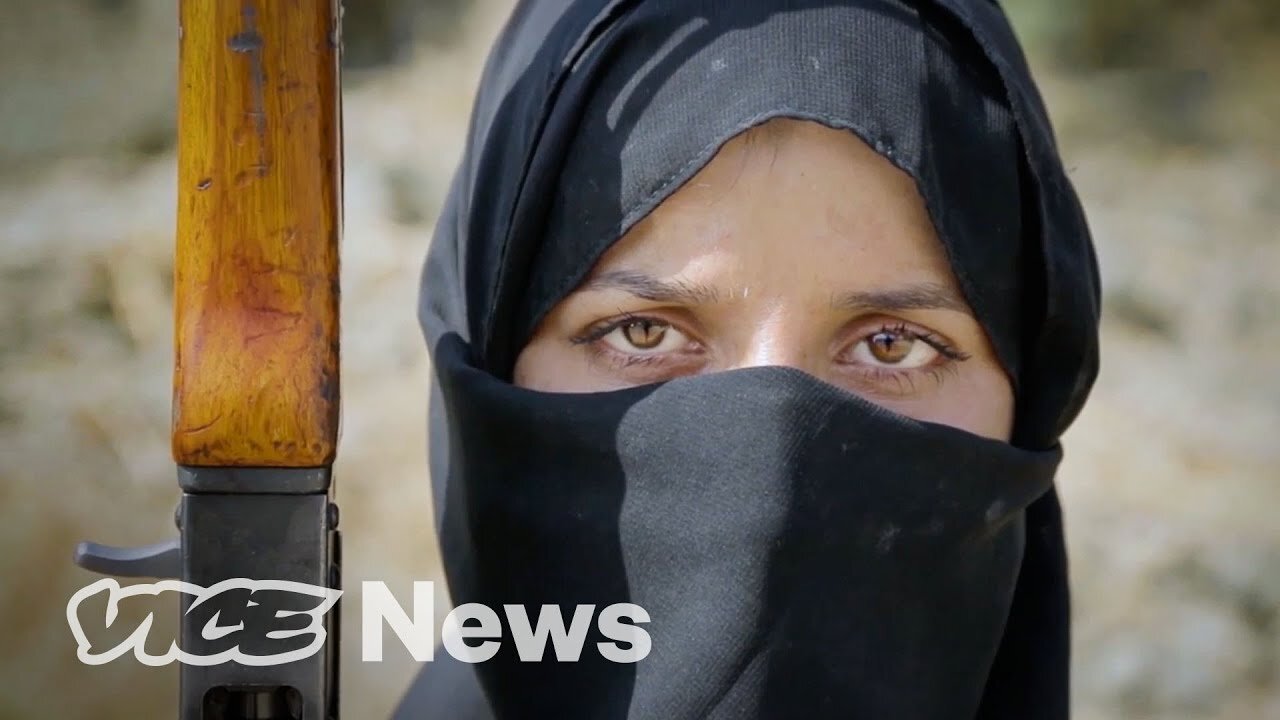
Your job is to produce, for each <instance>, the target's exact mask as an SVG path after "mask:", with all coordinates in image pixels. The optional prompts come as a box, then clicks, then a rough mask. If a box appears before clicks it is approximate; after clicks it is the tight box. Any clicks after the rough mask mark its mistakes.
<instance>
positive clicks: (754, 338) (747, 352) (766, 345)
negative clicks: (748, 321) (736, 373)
mask: <svg viewBox="0 0 1280 720" xmlns="http://www.w3.org/2000/svg"><path fill="white" fill-rule="evenodd" d="M803 331H804V323H803V321H802V319H801V318H795V317H790V316H789V313H787V312H786V311H785V309H784V308H783V307H781V306H778V307H775V308H774V309H772V310H771V311H770V312H768V313H767V314H765V315H764V316H763V317H762V318H761V320H760V321H759V322H758V323H757V324H756V327H755V328H754V329H753V331H752V332H751V333H749V334H747V341H746V343H745V345H744V346H743V348H742V350H741V352H740V353H738V355H739V357H738V358H737V361H736V364H735V365H734V367H737V368H746V367H760V366H764V365H781V366H787V367H794V368H797V369H799V370H805V371H811V370H812V368H810V367H809V365H811V364H812V357H811V356H812V354H813V353H812V352H810V351H809V349H808V343H806V342H805V341H804V338H803V337H802V334H803Z"/></svg>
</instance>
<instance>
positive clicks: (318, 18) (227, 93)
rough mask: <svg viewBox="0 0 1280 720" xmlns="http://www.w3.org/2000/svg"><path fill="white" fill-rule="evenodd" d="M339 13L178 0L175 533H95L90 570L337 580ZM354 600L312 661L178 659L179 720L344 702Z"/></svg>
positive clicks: (246, 647) (191, 643)
mask: <svg viewBox="0 0 1280 720" xmlns="http://www.w3.org/2000/svg"><path fill="white" fill-rule="evenodd" d="M340 17H341V11H340V8H339V6H338V0H180V9H179V21H180V22H179V34H178V38H179V53H178V57H179V92H178V221H177V238H176V241H177V242H176V254H175V263H174V329H175V336H174V351H175V352H174V374H173V424H172V451H173V458H174V461H175V463H176V464H177V475H178V485H179V488H180V490H181V493H182V494H181V500H180V501H179V504H178V508H177V511H176V513H175V521H176V523H177V525H178V530H179V537H178V538H177V539H174V540H170V541H168V542H164V543H158V544H156V545H151V546H147V547H141V548H115V547H109V546H104V545H98V544H95V543H88V542H85V543H81V544H80V545H79V546H78V547H77V548H76V554H75V561H76V563H77V564H79V565H80V566H81V567H84V568H86V569H89V570H94V571H96V572H101V573H104V574H108V575H117V576H124V577H151V578H175V579H180V580H182V581H185V582H188V583H192V584H194V585H198V586H201V587H203V588H207V587H210V586H212V585H214V584H216V583H218V582H219V581H223V580H228V579H232V578H249V579H255V580H285V581H293V582H297V583H306V584H308V585H311V586H318V587H321V588H331V589H334V590H337V589H339V588H340V587H341V573H340V567H341V562H340V555H341V545H340V540H341V539H340V536H339V533H338V532H337V524H338V513H337V506H336V505H335V504H334V503H333V498H332V495H333V482H332V474H331V469H332V465H333V461H334V456H335V453H336V448H337V437H338V422H339V386H338V310H339V286H338V245H339V240H340V234H341V225H342V217H341V192H342V145H341V138H342V128H341V96H340V75H339V56H340ZM181 597H182V599H181V601H180V612H181V620H180V622H179V643H180V645H181V647H182V649H183V650H184V651H187V652H191V653H195V654H204V653H208V654H212V653H213V652H214V650H213V649H212V648H213V647H214V646H213V644H212V643H211V642H210V641H209V640H208V639H207V638H206V637H205V636H204V635H203V634H202V630H203V629H204V627H205V622H206V621H207V619H208V617H207V615H201V616H200V618H199V619H197V618H196V617H195V616H193V615H192V614H191V613H189V612H188V611H189V610H190V609H191V606H192V602H193V598H192V597H191V596H190V595H188V594H183V595H182V596H181ZM240 605H241V607H240V609H239V614H240V615H245V616H246V617H248V615H246V610H245V607H244V606H245V602H244V601H243V600H241V603H240ZM249 605H253V603H249ZM220 612H223V611H222V610H220ZM228 612H229V611H228ZM250 614H251V613H250ZM339 615H340V612H339V609H338V608H337V607H334V608H332V609H331V610H330V611H329V612H328V613H327V614H326V616H325V619H324V626H325V633H326V637H327V638H328V639H329V642H327V643H326V644H325V645H324V647H323V649H322V650H321V651H320V652H317V653H315V654H312V655H311V656H310V657H306V658H303V659H301V660H295V661H293V662H288V663H286V664H281V665H275V666H265V667H263V666H250V665H244V664H240V663H239V662H226V663H221V664H216V665H193V664H183V665H182V667H181V670H180V689H179V717H180V718H181V719H182V720H215V719H216V720H235V719H246V720H247V719H249V718H254V719H257V720H266V719H271V720H280V719H283V718H288V719H289V720H328V719H330V718H337V717H338V682H337V681H338V653H337V649H338V639H339V638H338V634H339V627H338V618H339ZM230 622H234V621H230ZM246 622H249V623H252V622H253V620H252V619H251V618H250V619H248V620H246ZM220 624H221V625H223V626H225V625H227V624H228V621H227V620H226V615H223V620H221V621H220ZM242 635H244V640H243V642H241V644H240V651H241V652H243V653H245V654H270V653H263V652H261V651H262V650H263V649H264V647H265V645H267V644H269V643H270V642H272V641H270V640H266V639H265V638H263V633H242ZM275 642H277V643H278V640H277V641H275ZM255 643H256V644H255Z"/></svg>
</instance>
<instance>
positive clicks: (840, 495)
mask: <svg viewBox="0 0 1280 720" xmlns="http://www.w3.org/2000/svg"><path fill="white" fill-rule="evenodd" d="M774 117H795V118H803V119H809V120H814V121H817V122H820V123H823V124H825V125H828V126H831V127H835V128H841V129H847V130H849V131H851V132H854V133H856V134H857V135H858V136H859V137H860V138H862V139H863V140H864V141H865V142H867V143H868V144H869V145H870V146H871V147H873V148H874V149H875V150H877V151H878V152H879V153H880V154H881V155H883V156H884V157H886V158H888V159H889V160H890V161H892V162H893V163H894V164H895V165H897V166H898V167H900V168H902V169H903V170H904V171H906V172H907V173H909V174H910V175H911V176H912V177H913V178H914V179H915V181H916V183H917V186H918V187H919V189H920V191H921V194H922V196H923V197H924V200H925V204H926V207H927V208H928V210H929V212H930V215H931V217H932V219H933V221H934V223H935V225H936V226H937V228H938V232H939V236H940V238H941V239H942V242H943V245H944V247H945V249H946V251H947V254H948V257H949V259H950V261H951V265H952V267H953V269H954V271H955V273H956V275H957V278H958V279H959V281H960V284H961V288H962V290H963V291H964V293H965V295H966V298H967V299H968V301H969V303H970V305H971V306H972V307H973V309H974V311H975V313H976V315H977V317H978V319H979V321H980V322H981V323H982V325H983V327H984V329H985V330H986V332H987V335H988V337H990V339H991V341H992V344H993V347H994V348H995V350H996V353H997V355H998V357H999V358H1000V360H1001V361H1002V363H1003V364H1004V367H1005V368H1006V370H1007V371H1008V372H1009V374H1010V376H1011V378H1012V379H1013V383H1014V386H1015V388H1016V414H1015V427H1014V433H1013V440H1012V443H1002V442H997V441H992V440H986V439H983V438H979V437H976V436H974V435H972V434H970V433H966V432H963V431H961V430H957V429H954V428H949V427H945V426H940V425H936V424H932V423H925V422H917V421H913V420H910V419H908V418H905V417H902V416H900V415H897V414H895V413H892V412H889V411H887V410H884V409H882V408H879V407H877V406H875V405H872V404H870V403H867V402H866V401H863V400H861V399H859V398H857V397H856V396H853V395H851V394H849V393H847V392H844V391H842V390H839V389H837V388H834V387H832V386H829V385H826V384H824V383H822V382H820V381H818V380H816V379H815V378H812V377H811V376H808V375H806V374H804V373H801V372H799V371H795V370H790V369H786V368H776V367H769V368H752V369H743V370H735V371H730V372H724V373H718V374H713V375H706V376H699V377H694V378H685V379H680V380H674V381H671V382H668V383H663V384H658V385H649V386H644V387H639V388H632V389H628V390H621V391H615V392H606V393H588V394H549V393H538V392H532V391H528V390H523V389H520V388H516V387H513V386H512V385H511V384H510V383H509V378H510V373H511V369H512V366H513V363H514V360H515V357H516V355H517V353H518V352H519V350H520V349H521V347H522V346H523V345H524V343H525V342H526V341H527V340H528V339H529V338H530V336H531V333H532V331H533V329H534V327H535V325H536V324H537V322H538V321H539V320H540V319H541V318H542V317H543V316H544V315H545V313H546V312H547V311H548V310H550V308H551V307H552V306H553V305H554V304H555V303H556V302H558V301H559V300H560V299H562V298H563V297H564V296H565V295H567V294H568V293H569V292H571V291H572V289H573V288H574V287H575V286H576V285H577V284H578V283H579V282H581V281H582V279H583V278H584V276H585V274H586V273H587V272H588V271H589V269H590V268H591V266H592V265H593V264H594V262H595V261H596V259H598V257H599V256H600V255H601V254H602V253H603V252H604V251H605V250H606V249H607V248H608V247H609V245H610V244H612V243H613V242H614V241H616V240H617V239H618V238H619V237H620V236H621V235H622V234H623V233H624V232H625V231H626V230H627V229H628V228H630V227H631V226H632V225H633V224H634V223H636V222H637V221H639V220H640V219H642V218H643V217H644V216H645V215H646V214H647V213H648V212H650V211H651V210H652V209H653V208H654V207H655V206H656V205H658V204H659V203H661V202H662V201H663V200H664V199H665V198H666V197H668V196H669V195H670V194H671V193H672V192H674V191H675V190H676V189H678V188H679V187H680V185H681V184H682V183H683V182H684V181H686V180H687V179H689V177H691V176H692V175H693V174H695V173H696V172H697V171H698V170H699V169H701V168H702V167H703V166H704V165H705V164H706V163H707V162H708V161H709V160H710V158H711V157H712V156H713V155H714V154H715V152H716V151H717V150H718V148H719V147H720V146H721V145H723V144H724V143H725V142H727V141H728V140H729V139H731V138H732V137H734V136H735V135H737V134H739V133H740V132H742V131H743V130H745V129H747V128H750V127H752V126H754V125H757V124H759V123H761V122H764V121H765V120H768V119H770V118H774ZM1098 302H1099V290H1098V275H1097V268H1096V261H1095V258H1094V254H1093V249H1092V246H1091V241H1090V238H1089V233H1088V229H1087V227H1086V224H1085V220H1084V216H1083V213H1082V211H1081V209H1080V207H1079V202H1078V200H1077V198H1076V196H1075V193H1074V191H1073V190H1072V188H1071V185H1070V183H1069V181H1068V179H1067V177H1066V175H1065V172H1064V170H1063V167H1062V164H1061V161H1060V159H1059V157H1058V154H1057V150H1056V147H1055V141H1054V138H1053V135H1052V131H1051V129H1050V126H1049V123H1048V120H1047V117H1046V114H1045V110H1044V107H1043V103H1042V101H1041V99H1040V97H1039V94H1038V92H1037V90H1036V87H1035V85H1034V83H1033V81H1032V79H1031V77H1030V74H1029V72H1028V70H1027V67H1026V62H1025V59H1024V58H1023V55H1022V52H1021V50H1020V49H1019V47H1018V45H1017V42H1016V40H1015V38H1014V36H1013V34H1012V31H1011V30H1010V28H1009V26H1008V23H1007V21H1006V19H1005V17H1004V15H1003V13H1002V12H1001V11H1000V9H999V7H998V6H997V5H996V4H995V3H994V2H991V1H989V0H919V1H918V2H912V3H908V2H906V1H905V0H843V1H838V0H733V2H724V1H723V0H643V1H642V0H630V1H628V0H615V1H613V2H607V1H606V0H577V1H573V0H558V1H556V0H526V1H524V2H521V3H519V5H518V6H517V7H516V9H515V12H514V14H513V16H512V19H511V20H510V22H509V23H508V25H507V26H506V28H505V29H504V31H503V32H502V34H501V36H500V38H499V39H498V41H497V44H496V46H495V48H494V51H493V53H492V55H491V56H490V59H489V62H488V64H487V66H486V69H485V72H484V76H483V78H482V81H481V85H480V89H479V93H478V96H477V99H476V106H475V110H474V114H473V117H472V124H471V128H470V132H469V136H468V141H467V148H466V153H465V155H464V158H463V161H462V166H461V168H460V169H459V171H458V173H457V175H456V176H455V178H454V182H453V185H452V187H451V189H450V193H449V197H448V200H447V202H446V205H445V209H444V212H443V214H442V216H441V218H440V221H439V224H438V226H437V230H436V234H435V238H434V240H433V243H432V247H431V250H430V253H429V256H428V259H427V264H426V267H425V271H424V274H423V288H422V296H421V305H420V318H421V321H422V324H423V328H424V332H425V334H426V337H427V341H428V345H429V349H430V351H431V354H432V358H433V361H434V368H435V384H434V386H433V395H432V401H431V471H432V480H433V483H434V486H435V490H436V492H435V501H436V510H437V517H436V521H437V528H438V531H439V534H440V541H441V547H442V551H443V555H444V562H445V570H446V574H447V576H448V580H449V586H450V591H451V594H452V597H453V600H454V602H455V603H458V604H461V603H466V602H480V603H484V604H487V605H490V606H492V607H498V606H501V605H503V604H508V603H519V604H524V605H525V606H526V607H528V608H529V612H530V615H531V616H535V617H536V614H537V610H538V608H539V607H540V606H541V605H543V604H548V603H550V604H559V605H561V606H562V607H564V608H565V610H566V616H567V615H568V614H571V611H572V608H573V607H574V606H575V605H578V604H594V605H595V606H596V608H597V609H599V608H603V607H604V606H606V605H610V604H613V603H619V602H630V603H636V604H638V605H640V606H641V607H644V608H645V609H646V610H647V611H648V613H649V615H650V622H649V623H647V624H646V625H645V629H646V630H647V631H648V632H649V634H650V636H651V638H652V644H653V649H652V652H651V654H650V655H649V657H647V658H645V659H644V660H642V661H640V662H639V663H636V664H630V665H629V664H616V663H612V662H609V661H606V660H604V659H603V658H601V657H599V656H598V655H595V654H593V652H592V650H591V649H592V648H594V647H595V645H594V643H595V641H597V640H600V639H601V638H598V637H595V636H594V635H593V636H592V637H590V638H589V640H588V645H587V649H586V650H585V651H584V653H583V656H582V660H581V661H580V662H577V663H556V662H555V661H554V659H552V658H549V659H548V661H547V662H542V663H522V662H520V661H519V659H518V657H517V656H516V654H515V649H514V647H512V646H511V643H510V641H509V640H508V642H507V643H506V644H505V645H504V649H503V650H502V651H501V652H499V654H498V655H497V656H496V657H495V658H494V659H492V660H490V661H487V662H484V663H481V664H478V665H475V666H466V665H460V664H457V663H455V662H452V661H450V660H448V659H447V656H444V655H443V654H440V655H439V656H438V659H437V661H436V662H435V663H433V665H431V666H428V667H427V668H426V669H425V671H424V676H423V678H422V679H421V681H420V682H419V683H417V684H416V685H415V687H414V688H413V690H412V691H411V694H410V696H409V698H408V699H407V700H406V702H405V704H404V706H403V707H402V711H401V716H402V717H441V718H446V717H448V718H468V717H477V718H480V717H497V718H504V719H505V718H525V717H529V718H591V719H595V718H604V719H608V718H628V719H632V718H662V719H668V718H669V719H672V720H681V719H684V718H688V719H693V718H703V717H717V718H720V717H723V718H790V717H795V718H823V717H867V718H939V719H941V718H972V717H977V718H983V719H990V718H1001V719H1003V718H1009V719H1014V718H1018V719H1025V718H1046V719H1054V720H1061V719H1062V718H1065V717H1067V706H1068V651H1069V613H1068V593H1067V571H1066V559H1065V552H1064V547H1063V532H1062V523H1061V518H1060V513H1059V507H1058V501H1057V496H1056V493H1055V491H1054V489H1053V485H1052V479H1053V473H1054V470H1055V468H1056V466H1057V463H1058V461H1059V458H1060V454H1061V453H1060V448H1059V445H1058V438H1059V435H1060V434H1061V433H1062V431H1063V430H1064V429H1065V428H1066V427H1067V426H1068V425H1069V424H1070V422H1071V421H1072V420H1073V419H1074V417H1075V416H1076V414H1077V413H1078V411H1079V409H1080V407H1081V405H1082V404H1083V402H1084V399H1085V397H1086V395H1087V393H1088V390H1089V388H1090V386H1091V384H1092V382H1093V380H1094V377H1095V375H1096V372H1097V320H1098ZM505 637H507V638H509V637H510V634H509V633H507V634H506V635H505ZM477 680H478V682H477Z"/></svg>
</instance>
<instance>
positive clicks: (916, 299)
mask: <svg viewBox="0 0 1280 720" xmlns="http://www.w3.org/2000/svg"><path fill="white" fill-rule="evenodd" d="M831 306H832V307H835V308H841V309H844V310H953V311H955V312H960V313H964V314H966V315H971V314H972V313H973V311H972V310H970V309H969V303H967V302H965V300H964V298H962V297H960V295H959V294H958V293H957V292H956V291H955V290H953V289H951V288H950V287H947V286H946V285H942V284H939V283H933V282H923V283H913V284H910V285H903V286H902V287H896V288H890V289H887V290H858V291H855V292H850V293H844V294H841V295H836V296H834V297H832V298H831Z"/></svg>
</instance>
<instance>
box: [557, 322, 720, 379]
mask: <svg viewBox="0 0 1280 720" xmlns="http://www.w3.org/2000/svg"><path fill="white" fill-rule="evenodd" d="M572 342H573V343H575V344H578V345H583V346H585V347H586V348H587V349H588V351H589V352H590V353H591V355H592V357H593V358H594V359H598V360H602V361H604V362H605V363H606V364H607V365H609V366H611V367H613V368H615V369H618V370H627V371H628V374H629V375H634V376H635V377H631V378H629V379H631V380H633V381H634V382H652V381H656V380H660V379H664V378H665V377H669V376H674V375H677V374H684V373H683V372H682V369H683V367H684V366H685V365H690V364H691V363H693V362H694V360H695V359H696V357H697V356H698V355H700V353H701V346H700V345H699V344H698V342H697V341H695V340H694V339H693V338H692V337H691V335H690V334H689V333H687V332H685V331H683V330H681V329H680V328H678V327H676V325H675V324H674V323H672V322H670V321H668V320H665V319H663V318H660V317H654V316H644V315H634V314H631V313H623V314H622V315H621V316H619V317H616V318H611V319H607V320H603V321H600V322H597V323H595V324H594V325H592V326H590V327H588V328H587V329H586V330H585V331H584V332H583V333H581V334H579V335H578V336H577V337H574V338H573V339H572ZM635 368H641V370H635Z"/></svg>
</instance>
